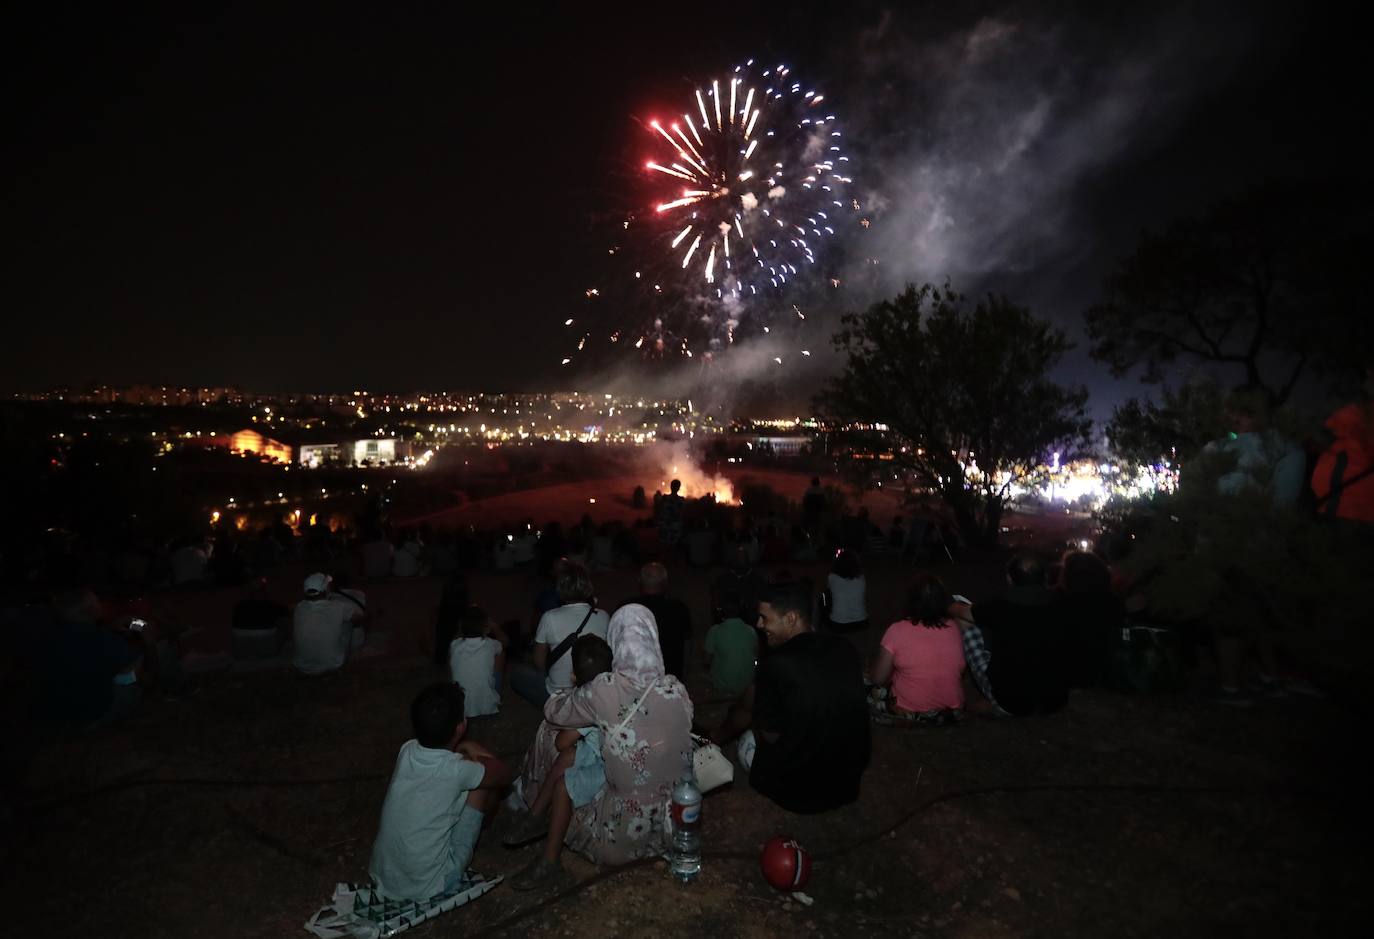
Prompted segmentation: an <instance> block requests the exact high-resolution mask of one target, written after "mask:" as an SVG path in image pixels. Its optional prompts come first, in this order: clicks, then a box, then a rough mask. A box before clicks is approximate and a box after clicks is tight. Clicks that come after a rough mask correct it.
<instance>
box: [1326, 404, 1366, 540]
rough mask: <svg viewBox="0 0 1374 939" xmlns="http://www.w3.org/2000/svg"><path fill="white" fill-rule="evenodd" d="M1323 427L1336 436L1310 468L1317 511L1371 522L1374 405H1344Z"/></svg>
mask: <svg viewBox="0 0 1374 939" xmlns="http://www.w3.org/2000/svg"><path fill="white" fill-rule="evenodd" d="M1326 428H1327V430H1329V431H1331V433H1332V435H1333V436H1334V437H1335V439H1334V440H1332V441H1331V444H1330V446H1328V447H1327V448H1326V450H1325V451H1324V452H1323V453H1322V455H1321V456H1320V457H1318V458H1317V466H1316V468H1315V469H1314V470H1313V471H1312V491H1313V492H1315V493H1316V495H1317V511H1318V512H1320V513H1321V514H1323V515H1332V516H1335V517H1337V518H1347V519H1351V520H1354V521H1360V522H1370V523H1374V472H1371V467H1374V404H1372V403H1363V404H1347V405H1346V406H1345V407H1343V408H1341V409H1340V410H1339V411H1337V412H1336V413H1335V414H1332V415H1331V417H1329V418H1328V419H1327V421H1326Z"/></svg>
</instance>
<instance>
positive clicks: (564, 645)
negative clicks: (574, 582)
mask: <svg viewBox="0 0 1374 939" xmlns="http://www.w3.org/2000/svg"><path fill="white" fill-rule="evenodd" d="M595 612H596V604H595V603H588V604H587V615H586V616H584V617H582V622H581V623H579V624H578V625H577V628H576V629H574V630H573V631H572V632H570V633H568V634H567V635H566V636H564V637H563V641H562V642H560V643H559V644H558V645H556V646H554V647H553V651H552V652H550V653H549V657H548V658H547V659H545V660H544V674H545V675H547V674H548V673H549V672H550V671H551V670H552V669H553V666H554V663H556V662H557V661H558V660H559V659H561V658H563V656H565V655H567V653H568V650H569V649H571V648H572V644H573V643H574V642H576V641H577V637H578V636H580V635H582V630H583V629H585V628H586V627H587V623H588V622H589V621H590V620H591V618H592V614H593V613H595Z"/></svg>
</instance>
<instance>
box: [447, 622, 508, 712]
mask: <svg viewBox="0 0 1374 939" xmlns="http://www.w3.org/2000/svg"><path fill="white" fill-rule="evenodd" d="M506 645H507V639H506V634H505V633H504V632H503V631H502V630H501V627H500V626H497V625H496V624H495V623H494V622H492V621H491V619H490V618H489V617H488V616H487V614H486V611H485V610H483V609H482V608H481V607H479V606H469V607H468V608H467V609H465V610H464V611H463V614H462V617H461V619H460V620H459V621H458V638H457V639H454V640H453V641H452V642H451V643H449V647H448V667H449V674H450V675H451V676H452V677H453V680H454V681H455V682H456V683H458V684H459V685H461V686H462V688H463V696H464V697H465V698H466V699H467V704H466V705H465V711H464V713H465V716H467V717H479V716H481V715H483V714H497V713H499V712H500V710H501V676H502V675H503V674H504V673H505V670H506Z"/></svg>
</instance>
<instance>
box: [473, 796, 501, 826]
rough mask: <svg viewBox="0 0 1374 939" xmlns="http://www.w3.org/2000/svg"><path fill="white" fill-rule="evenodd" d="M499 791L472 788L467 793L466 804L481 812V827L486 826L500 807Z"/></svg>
mask: <svg viewBox="0 0 1374 939" xmlns="http://www.w3.org/2000/svg"><path fill="white" fill-rule="evenodd" d="M500 796H501V793H500V792H498V791H497V790H495V789H473V790H472V791H471V792H469V793H468V806H469V807H470V808H474V809H476V810H477V811H479V812H481V813H482V827H483V828H486V827H487V826H488V825H490V824H491V820H492V819H493V818H495V817H496V812H497V810H498V809H500V808H501V798H500Z"/></svg>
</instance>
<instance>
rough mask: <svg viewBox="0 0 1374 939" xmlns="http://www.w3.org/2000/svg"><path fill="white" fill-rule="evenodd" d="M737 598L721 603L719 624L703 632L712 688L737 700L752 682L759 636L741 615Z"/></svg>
mask: <svg viewBox="0 0 1374 939" xmlns="http://www.w3.org/2000/svg"><path fill="white" fill-rule="evenodd" d="M740 607H741V605H740V600H739V598H738V597H725V598H724V599H722V601H721V609H720V612H721V616H722V619H721V621H720V622H719V623H716V625H714V626H712V627H711V628H710V629H709V630H707V631H706V668H707V670H708V671H709V672H710V673H711V687H712V688H714V689H715V690H716V691H719V692H720V693H721V694H725V695H729V696H730V697H732V698H733V697H738V696H739V695H741V694H743V693H744V692H745V690H746V689H747V688H748V687H749V686H750V684H752V683H753V681H754V665H755V664H756V663H757V662H758V658H759V636H758V632H757V631H755V629H754V627H753V626H750V625H749V624H748V623H746V622H745V621H744V619H743V617H742V616H741V615H740V614H741V610H740Z"/></svg>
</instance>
